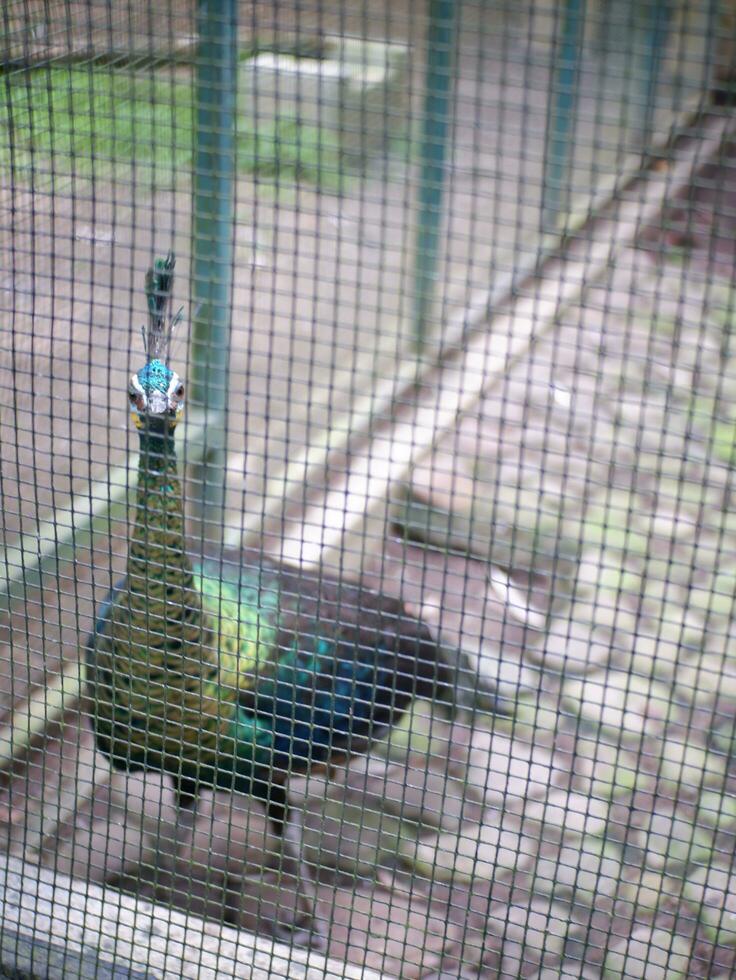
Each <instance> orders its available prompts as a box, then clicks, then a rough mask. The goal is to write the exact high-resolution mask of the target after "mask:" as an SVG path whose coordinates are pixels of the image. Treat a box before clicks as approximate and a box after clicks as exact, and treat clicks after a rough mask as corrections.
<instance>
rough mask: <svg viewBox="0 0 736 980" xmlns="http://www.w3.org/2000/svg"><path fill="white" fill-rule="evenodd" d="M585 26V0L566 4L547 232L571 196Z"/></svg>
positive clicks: (549, 146)
mask: <svg viewBox="0 0 736 980" xmlns="http://www.w3.org/2000/svg"><path fill="white" fill-rule="evenodd" d="M584 22H585V17H584V12H583V2H582V0H565V10H564V14H563V20H562V39H561V42H560V44H559V46H557V45H556V46H555V64H554V71H553V75H552V91H551V94H550V103H549V116H548V119H547V139H546V147H545V155H544V184H543V191H542V193H543V197H542V230H543V231H554V230H556V229H557V224H558V220H559V215H560V212H561V210H562V208H563V206H564V204H565V203H566V201H567V198H568V197H569V194H570V161H571V158H572V147H573V143H574V139H575V111H576V108H577V101H578V82H579V78H580V72H579V67H580V58H581V56H582V49H583V24H584Z"/></svg>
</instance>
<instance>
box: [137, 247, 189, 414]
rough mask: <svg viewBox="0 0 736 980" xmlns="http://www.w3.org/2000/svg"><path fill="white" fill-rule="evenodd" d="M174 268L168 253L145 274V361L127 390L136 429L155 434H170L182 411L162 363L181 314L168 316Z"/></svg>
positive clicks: (180, 396) (172, 376) (180, 388)
mask: <svg viewBox="0 0 736 980" xmlns="http://www.w3.org/2000/svg"><path fill="white" fill-rule="evenodd" d="M175 265H176V259H175V258H174V253H173V252H169V254H168V255H167V256H166V258H160V259H156V260H155V261H154V263H153V265H152V266H151V268H150V269H149V270H148V272H147V273H146V303H147V305H148V326H147V327H143V345H144V347H145V349H146V357H147V358H148V361H147V363H146V366H145V367H144V368H142V369H141V370H140V371H137V372H136V373H135V374H134V375H133V376H132V377H131V379H130V385H129V386H128V399H129V400H130V404H131V406H132V408H133V421H134V422H135V424H136V426H137V427H138V428H139V429H141V430H143V429H147V430H154V431H158V432H159V433H161V432H162V431H166V430H167V429H168V430H169V431H170V430H172V429H173V428H174V426H175V425H176V423H177V422H178V421H179V418H180V416H181V413H182V411H183V409H184V385H183V384H182V382H181V378H180V377H179V375H178V374H177V373H176V372H175V371H172V370H171V368H170V367H168V366H167V365H166V364H165V363H164V361H163V360H162V358H163V357H166V356H167V352H168V350H169V346H170V343H171V335H172V333H173V331H174V327H175V326H176V324H177V323H178V322H179V320H180V319H181V314H182V311H181V310H179V312H178V313H177V314H176V315H174V316H172V315H171V294H172V291H173V288H174V266H175Z"/></svg>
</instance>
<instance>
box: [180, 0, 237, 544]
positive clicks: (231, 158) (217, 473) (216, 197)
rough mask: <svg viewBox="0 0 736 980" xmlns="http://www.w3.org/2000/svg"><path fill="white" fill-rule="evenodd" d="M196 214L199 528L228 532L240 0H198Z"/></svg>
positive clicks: (211, 533) (194, 375)
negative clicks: (227, 462) (200, 449)
mask: <svg viewBox="0 0 736 980" xmlns="http://www.w3.org/2000/svg"><path fill="white" fill-rule="evenodd" d="M198 31H199V46H198V51H197V65H196V120H197V123H196V131H195V140H196V143H195V155H194V185H193V219H192V237H193V242H192V282H193V287H192V298H193V301H194V309H195V311H196V312H195V315H194V324H193V329H192V346H191V372H190V376H191V389H190V395H191V400H192V402H193V403H194V405H195V406H200V407H201V408H202V409H203V410H204V412H205V413H206V414H205V427H204V440H205V445H204V453H203V457H202V463H201V465H197V466H196V467H195V469H194V473H193V475H194V478H195V479H196V480H197V481H201V495H200V507H199V514H198V515H197V516H198V518H199V520H200V522H201V526H200V528H199V530H200V533H201V534H202V535H204V536H205V537H207V538H209V539H219V538H220V537H221V536H222V527H223V507H224V499H225V488H224V484H225V424H224V420H225V405H226V397H227V382H228V361H229V356H230V318H231V293H232V276H233V192H234V182H235V108H236V91H237V67H238V57H237V54H238V48H237V0H199V9H198Z"/></svg>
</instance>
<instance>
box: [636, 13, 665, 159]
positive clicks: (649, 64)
mask: <svg viewBox="0 0 736 980" xmlns="http://www.w3.org/2000/svg"><path fill="white" fill-rule="evenodd" d="M640 10H641V12H642V13H643V15H644V16H645V17H646V24H645V27H644V44H643V47H642V54H643V72H642V76H643V83H644V85H643V87H644V92H643V98H644V104H643V113H642V116H643V119H642V142H643V144H644V145H643V146H642V151H643V152H644V153H646V151H647V149H648V147H647V145H646V144H647V142H648V141H649V139H650V138H651V137H652V135H653V133H654V114H655V107H656V102H655V99H656V95H657V85H658V83H659V74H660V68H661V66H662V56H663V54H664V51H665V48H666V45H667V38H668V35H669V29H670V14H671V8H670V3H669V0H651V2H650V3H648V4H644V5H643V6H642V7H641V8H640Z"/></svg>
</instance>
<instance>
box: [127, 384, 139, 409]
mask: <svg viewBox="0 0 736 980" xmlns="http://www.w3.org/2000/svg"><path fill="white" fill-rule="evenodd" d="M128 401H129V402H130V404H131V405H135V404H136V402H137V401H138V393H137V392H136V391H134V390H133V389H132V388H131V389H130V391H129V392H128Z"/></svg>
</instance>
